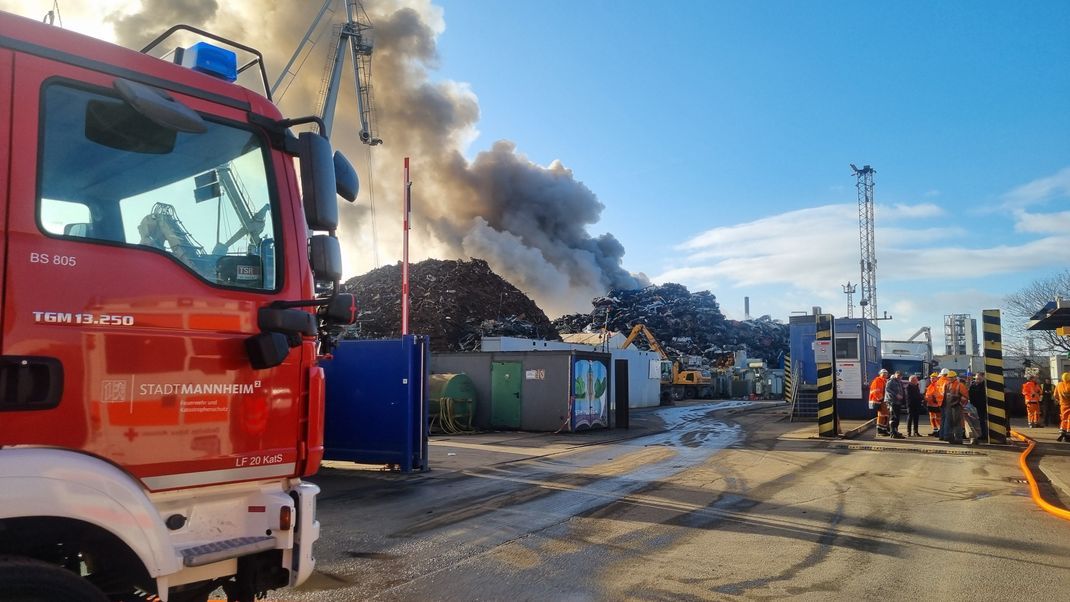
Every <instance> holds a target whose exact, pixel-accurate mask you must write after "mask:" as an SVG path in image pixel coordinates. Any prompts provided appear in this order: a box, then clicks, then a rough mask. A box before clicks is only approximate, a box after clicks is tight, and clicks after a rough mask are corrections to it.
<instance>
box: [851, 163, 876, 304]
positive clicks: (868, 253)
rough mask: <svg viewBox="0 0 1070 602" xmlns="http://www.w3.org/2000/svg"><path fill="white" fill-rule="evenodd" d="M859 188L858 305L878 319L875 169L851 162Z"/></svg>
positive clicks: (856, 185)
mask: <svg viewBox="0 0 1070 602" xmlns="http://www.w3.org/2000/svg"><path fill="white" fill-rule="evenodd" d="M851 169H852V170H854V173H855V177H856V178H857V179H858V181H857V183H856V184H855V187H856V188H857V189H858V240H859V248H860V250H861V260H860V265H861V268H862V282H861V283H860V284H861V285H862V298H861V299H860V300H859V301H858V305H860V306H861V307H862V318H864V319H868V320H876V319H877V243H876V239H875V237H874V236H873V222H874V220H873V174H875V173H877V171H876V170H875V169H873V168H872V167H870V166H869V165H866V166H864V167H862V168H861V169H859V168H857V167H855V165H854V163H852V164H851Z"/></svg>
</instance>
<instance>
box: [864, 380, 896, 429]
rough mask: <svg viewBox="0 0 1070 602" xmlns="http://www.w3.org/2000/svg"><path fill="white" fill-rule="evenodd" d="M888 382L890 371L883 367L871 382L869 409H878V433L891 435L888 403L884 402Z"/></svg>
mask: <svg viewBox="0 0 1070 602" xmlns="http://www.w3.org/2000/svg"><path fill="white" fill-rule="evenodd" d="M887 384H888V371H887V370H884V369H882V370H881V371H880V374H878V375H877V378H874V379H873V382H871V383H869V409H871V410H877V434H878V435H881V436H885V437H887V436H889V435H891V431H889V430H888V404H886V403H884V387H885V386H886V385H887Z"/></svg>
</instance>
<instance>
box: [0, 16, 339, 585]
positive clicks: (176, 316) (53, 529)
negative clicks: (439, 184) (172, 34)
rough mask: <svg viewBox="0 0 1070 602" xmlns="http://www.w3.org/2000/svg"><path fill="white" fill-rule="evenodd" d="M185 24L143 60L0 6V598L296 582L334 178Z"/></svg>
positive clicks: (304, 572)
mask: <svg viewBox="0 0 1070 602" xmlns="http://www.w3.org/2000/svg"><path fill="white" fill-rule="evenodd" d="M194 31H196V33H199V34H205V35H208V36H209V37H210V38H214V39H212V42H211V43H210V44H209V43H199V44H196V45H195V46H191V47H189V48H185V49H180V50H179V51H178V52H176V53H175V58H174V60H173V61H172V62H168V61H166V60H161V59H158V58H154V57H152V56H149V55H148V54H145V53H140V52H136V51H133V50H128V49H124V48H120V47H117V46H114V45H111V44H108V43H106V42H102V41H99V40H96V39H93V38H89V37H86V36H82V35H78V34H75V33H72V32H68V31H64V30H62V29H59V28H56V27H51V26H49V25H45V24H42V23H38V22H35V21H31V20H28V19H23V18H20V17H16V16H13V15H8V14H4V13H0V190H2V194H3V202H2V203H0V231H2V235H3V241H4V244H3V245H0V266H3V272H2V274H3V277H2V279H0V296H2V299H3V303H2V306H0V600H109V599H110V600H120V599H130V596H145V597H146V599H147V597H148V596H152V595H156V596H158V597H159V599H161V600H165V601H167V600H171V601H174V600H183V601H188V600H199V601H203V600H207V599H208V597H209V596H210V595H211V593H212V592H213V591H215V590H217V589H218V588H223V590H224V591H225V592H226V595H227V597H228V598H229V599H231V600H252V599H253V598H254V597H256V596H257V595H262V594H263V592H265V591H267V590H270V589H273V588H278V587H285V586H289V585H296V584H299V583H301V582H302V581H304V580H305V579H306V578H307V577H308V576H309V574H310V573H311V572H312V569H313V567H314V559H313V555H312V545H313V543H314V542H315V541H316V539H317V538H318V536H319V523H318V522H317V521H316V514H315V498H316V494H317V492H318V488H317V487H316V486H315V485H313V484H310V483H306V482H302V480H301V477H304V476H307V475H311V474H313V473H315V471H316V470H317V467H318V466H319V462H320V459H321V458H322V455H323V403H324V400H323V391H324V387H323V372H322V369H321V368H320V367H319V366H317V357H318V356H319V355H320V354H321V353H322V352H323V345H324V344H329V340H328V337H327V334H328V332H329V330H330V328H331V326H332V325H334V324H340V323H347V322H350V321H352V318H353V316H354V313H355V311H354V310H355V308H354V305H353V301H352V296H350V295H343V294H339V293H337V289H338V280H339V279H340V278H341V265H340V264H341V252H340V246H339V243H338V240H337V239H336V238H335V236H334V234H335V228H336V227H337V222H338V207H337V203H338V200H337V196H336V194H337V195H341V196H342V197H343V198H346V199H347V200H349V201H353V200H354V199H355V197H356V193H357V180H356V174H355V172H353V169H352V167H351V166H350V165H349V163H348V162H347V161H346V160H345V159H344V158H343V157H341V155H339V154H336V153H335V154H332V151H331V148H330V144H329V142H328V141H327V139H326V138H325V137H323V136H321V135H319V134H317V133H315V132H308V131H306V132H301V133H300V135H299V136H297V135H295V134H294V133H292V132H291V130H290V128H291V127H292V126H294V125H295V124H299V123H314V122H315V121H316V119H315V118H304V119H297V120H285V119H283V118H282V116H281V114H280V113H279V111H278V109H277V108H276V107H275V106H274V105H273V104H272V103H271V102H270V100H269V99H268V98H265V97H264V96H261V95H260V94H258V93H255V92H252V91H250V90H248V89H246V88H245V87H242V86H239V85H237V84H235V83H232V81H230V80H233V79H234V78H235V77H236V75H237V71H238V69H237V68H236V67H237V65H236V61H235V58H234V57H235V53H233V52H231V51H229V50H227V49H226V48H225V47H224V46H225V45H226V44H227V43H229V44H230V45H231V46H236V47H237V48H238V49H244V50H249V49H248V48H246V47H243V46H240V45H238V44H234V43H232V42H229V41H227V40H222V39H221V38H215V37H214V36H211V34H207V32H200V31H198V30H194ZM247 66H248V65H247ZM261 72H263V69H262V61H261ZM265 80H266V76H265ZM266 89H267V88H266V87H265V90H266ZM265 94H267V93H266V92H265ZM321 125H322V124H321ZM295 158H298V159H299V161H300V170H299V172H298V171H297V170H295V165H294V164H295V161H294V159H295ZM299 177H300V182H299V180H298V178H299ZM299 184H300V186H299ZM299 188H300V190H302V191H303V194H302V193H301V192H299ZM137 599H142V598H137Z"/></svg>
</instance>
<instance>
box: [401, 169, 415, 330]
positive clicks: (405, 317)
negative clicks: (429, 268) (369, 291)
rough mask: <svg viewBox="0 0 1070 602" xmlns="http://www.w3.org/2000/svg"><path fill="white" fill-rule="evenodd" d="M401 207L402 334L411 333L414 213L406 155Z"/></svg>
mask: <svg viewBox="0 0 1070 602" xmlns="http://www.w3.org/2000/svg"><path fill="white" fill-rule="evenodd" d="M403 205H404V206H403V207H402V209H401V211H402V215H401V227H402V251H401V334H402V336H404V335H407V334H409V216H410V215H411V214H412V181H410V180H409V158H408V157H405V195H404V203H403Z"/></svg>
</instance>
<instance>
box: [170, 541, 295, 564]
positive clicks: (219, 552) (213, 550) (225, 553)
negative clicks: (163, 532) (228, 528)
mask: <svg viewBox="0 0 1070 602" xmlns="http://www.w3.org/2000/svg"><path fill="white" fill-rule="evenodd" d="M274 548H275V538H274V537H270V536H265V535H261V536H259V537H235V538H234V539H224V540H223V541H213V542H212V543H206V544H202V545H199V546H191V547H188V548H181V549H179V553H181V554H182V563H183V564H185V565H186V566H203V565H206V564H211V563H213V562H219V561H220V560H227V559H229V558H237V557H239V556H247V555H249V554H255V553H257V552H263V551H264V550H272V549H274Z"/></svg>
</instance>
